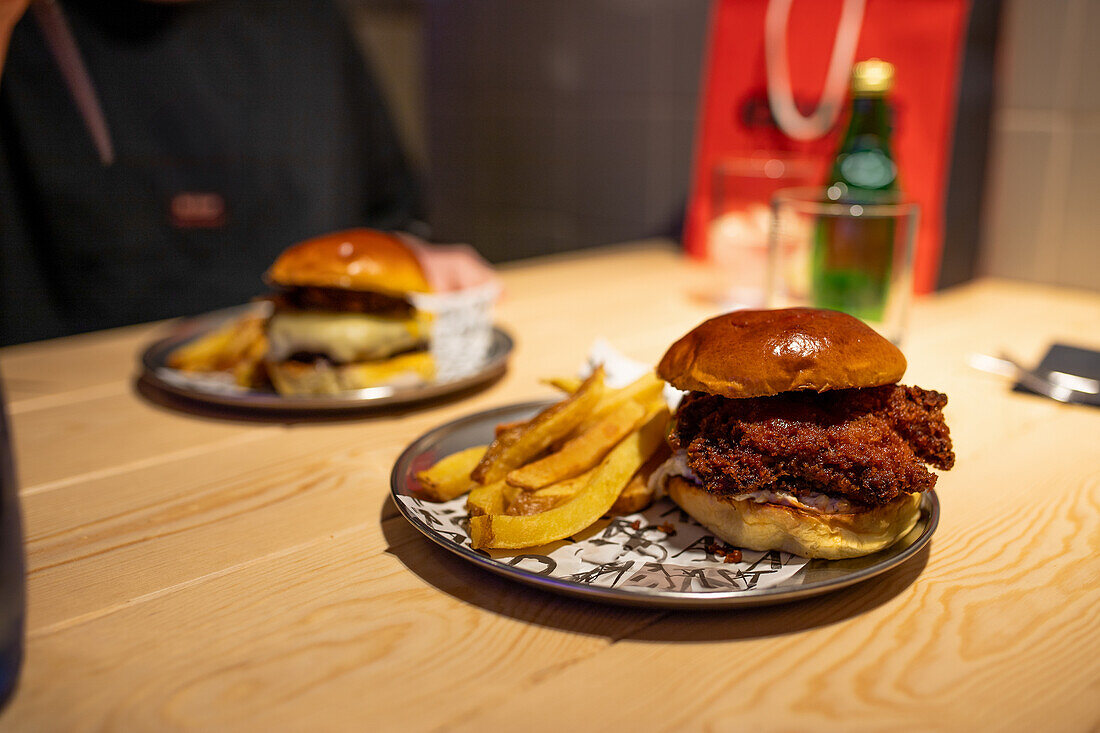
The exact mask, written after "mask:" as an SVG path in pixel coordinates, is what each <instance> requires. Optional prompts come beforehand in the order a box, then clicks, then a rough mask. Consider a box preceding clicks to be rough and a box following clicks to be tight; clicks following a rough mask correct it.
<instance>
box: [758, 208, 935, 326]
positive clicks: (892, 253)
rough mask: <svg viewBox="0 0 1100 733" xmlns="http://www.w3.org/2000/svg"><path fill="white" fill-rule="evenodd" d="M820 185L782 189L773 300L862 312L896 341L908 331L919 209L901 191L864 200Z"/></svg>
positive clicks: (773, 246)
mask: <svg viewBox="0 0 1100 733" xmlns="http://www.w3.org/2000/svg"><path fill="white" fill-rule="evenodd" d="M830 193H834V194H835V191H831V190H830V191H827V190H826V189H819V188H794V189H785V190H781V191H777V192H776V194H775V195H774V196H773V197H772V218H771V233H770V236H769V243H768V299H767V302H768V306H769V307H771V308H785V307H790V306H813V307H815V308H829V309H831V310H839V311H844V312H845V313H849V314H851V315H853V316H856V317H857V318H860V319H861V320H863V321H864V322H866V323H867V324H868V325H870V326H871V327H873V328H874V329H876V330H877V331H878V332H879V333H881V334H882V335H883V336H885V337H886V338H888V339H890V340H891V341H893V342H894V343H895V344H898V343H900V342H901V339H902V337H903V336H904V335H905V327H906V322H907V319H908V312H909V302H910V300H911V299H912V291H913V249H914V243H915V241H916V234H917V226H918V223H919V218H920V209H919V207H918V206H917V204H915V203H913V202H912V201H909V200H907V199H905V198H904V197H902V196H900V195H898V194H890V193H886V194H879V195H876V196H875V197H874V198H873V199H864V200H862V201H861V202H859V203H856V202H852V201H844V200H834V199H831V198H830Z"/></svg>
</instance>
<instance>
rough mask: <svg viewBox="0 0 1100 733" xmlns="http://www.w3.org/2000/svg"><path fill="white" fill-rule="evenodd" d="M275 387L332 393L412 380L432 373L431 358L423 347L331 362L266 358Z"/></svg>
mask: <svg viewBox="0 0 1100 733" xmlns="http://www.w3.org/2000/svg"><path fill="white" fill-rule="evenodd" d="M264 366H265V367H266V368H267V373H268V376H269V377H270V378H271V383H272V384H273V385H274V386H275V390H276V391H277V392H278V393H279V394H281V395H284V396H290V397H295V396H298V397H302V396H321V395H335V394H339V393H341V392H348V391H350V390H357V389H367V388H369V387H377V386H379V385H380V384H385V385H399V384H402V383H403V382H406V381H407V382H408V383H410V384H416V383H420V382H426V381H429V380H431V379H432V378H433V377H434V376H435V361H434V360H433V359H432V356H431V354H430V353H429V352H427V351H414V352H410V353H407V354H401V355H400V356H394V357H391V358H389V359H382V360H379V361H367V362H355V363H352V364H331V363H329V362H326V361H319V362H315V363H309V364H307V363H304V362H300V361H279V362H266V363H265V364H264Z"/></svg>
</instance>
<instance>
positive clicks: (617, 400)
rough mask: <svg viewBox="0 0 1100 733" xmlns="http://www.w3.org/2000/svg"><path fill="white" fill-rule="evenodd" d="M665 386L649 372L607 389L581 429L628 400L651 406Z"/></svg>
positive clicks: (589, 425) (647, 406)
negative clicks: (628, 382)
mask: <svg viewBox="0 0 1100 733" xmlns="http://www.w3.org/2000/svg"><path fill="white" fill-rule="evenodd" d="M664 387H665V383H664V382H662V381H661V380H660V379H658V378H657V375H656V374H655V373H653V372H647V373H645V374H643V375H642V376H640V377H638V378H637V379H635V380H634V381H633V382H631V383H630V384H628V385H626V386H625V387H621V388H619V389H609V390H606V391H605V392H604V396H603V398H602V399H601V400H600V403H599V404H598V405H596V407H595V409H593V410H592V414H591V415H590V416H589V417H588V419H587V420H586V421H585V422H584V424H582V425H581V428H580V429H581V430H583V429H585V428H588V427H591V425H592V424H593V423H595V422H596V421H598V420H601V419H603V418H604V417H606V416H607V415H609V414H610V413H612V412H614V411H615V410H617V409H618V408H619V407H620V406H621V405H622V404H624V403H626V402H637V403H638V404H640V405H642V406H643V407H646V408H649V407H650V406H653V404H654V403H655V401H656V400H658V399H659V398H660V397H661V393H662V391H664Z"/></svg>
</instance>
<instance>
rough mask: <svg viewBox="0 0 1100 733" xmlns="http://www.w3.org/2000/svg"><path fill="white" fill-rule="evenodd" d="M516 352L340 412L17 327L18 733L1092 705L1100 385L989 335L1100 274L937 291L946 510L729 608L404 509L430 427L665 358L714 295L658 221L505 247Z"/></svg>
mask: <svg viewBox="0 0 1100 733" xmlns="http://www.w3.org/2000/svg"><path fill="white" fill-rule="evenodd" d="M502 277H503V279H504V283H505V288H506V293H505V297H504V299H503V301H502V302H501V304H500V307H499V310H498V320H499V322H500V323H501V325H502V326H504V327H505V328H507V329H508V330H509V331H510V332H511V333H512V334H513V335H514V337H515V339H516V342H517V347H516V351H515V352H514V357H513V360H512V363H511V367H510V369H509V372H508V374H507V375H506V376H505V377H504V378H503V379H501V380H500V381H498V382H496V383H494V384H492V385H491V386H489V387H488V388H486V389H484V390H483V391H480V392H476V393H474V394H472V395H464V396H463V398H462V399H454V400H442V401H438V402H434V403H432V404H430V405H425V406H416V407H411V408H405V409H398V410H391V411H388V412H385V413H378V414H360V415H354V416H349V417H346V418H345V419H335V420H325V421H321V422H300V421H299V422H286V421H284V422H278V421H271V420H258V419H255V418H254V417H251V418H250V417H248V416H244V415H236V414H232V413H227V412H225V411H219V410H218V409H216V408H194V407H188V408H187V409H186V410H181V409H178V408H179V407H180V405H178V404H176V405H174V406H173V403H170V402H165V401H161V402H157V401H151V400H149V399H147V398H146V397H145V396H143V395H142V394H140V393H139V390H138V389H137V387H136V385H135V376H136V374H137V355H138V354H139V353H140V351H141V349H142V348H143V346H144V345H145V344H146V343H148V341H149V340H150V339H152V338H155V337H156V336H157V335H158V334H160V333H163V331H164V328H165V326H164V325H158V324H152V325H144V326H137V327H132V328H127V329H120V330H116V331H110V332H102V333H98V334H90V335H85V336H79V337H74V338H70V339H62V340H58V341H53V342H45V343H41V344H29V345H24V346H19V347H13V348H8V349H4V350H0V372H2V373H3V376H4V383H5V387H6V389H7V391H8V395H9V398H10V400H11V404H10V410H11V413H12V420H13V430H14V433H15V437H16V448H17V460H18V467H19V472H20V477H21V484H22V495H23V509H24V515H25V524H26V527H25V530H26V546H27V563H28V578H27V583H28V619H27V622H28V629H27V633H28V643H27V658H26V664H25V667H24V671H23V678H22V681H21V683H20V687H19V690H18V691H17V693H16V695H15V697H14V698H13V700H12V702H11V703H10V705H9V706H8V708H7V709H6V710H5V711H4V712H3V713H2V714H0V731H144V730H157V731H161V730H168V731H175V730H257V731H270V730H290V731H299V730H301V731H319V730H321V731H324V730H401V731H410V730H470V731H479V732H484V731H497V730H538V731H541V730H547V731H550V730H553V731H561V730H628V729H636V730H667V731H678V730H714V731H724V730H730V731H733V730H754V731H757V730H759V731H766V730H777V731H788V730H790V731H793V730H807V729H813V730H822V731H824V730H837V731H891V730H899V731H900V730H905V731H914V730H966V731H972V730H1019V731H1033V730H1057V731H1078V730H1080V731H1085V730H1096V729H1097V726H1098V725H1100V560H1098V557H1100V460H1098V450H1097V437H1098V436H1100V410H1096V409H1094V408H1087V407H1079V406H1072V405H1060V404H1057V403H1054V402H1051V401H1047V400H1043V399H1040V398H1036V397H1030V396H1027V395H1021V394H1016V393H1013V392H1011V391H1010V390H1009V389H1008V385H1007V384H1006V383H1005V382H1004V381H1003V380H1000V379H998V378H996V377H992V376H989V375H986V374H982V373H979V372H975V371H973V370H971V369H969V368H968V367H967V366H966V356H967V354H968V353H971V352H984V353H996V352H998V351H1000V350H1002V349H1008V350H1010V351H1012V352H1013V353H1014V354H1015V355H1016V356H1017V357H1019V358H1020V359H1022V360H1024V361H1035V360H1037V359H1038V357H1040V356H1041V355H1042V353H1043V352H1044V351H1045V349H1046V348H1047V347H1048V346H1049V345H1050V344H1051V343H1053V342H1055V341H1063V342H1068V343H1071V344H1077V345H1081V346H1087V347H1092V348H1098V347H1100V329H1098V326H1100V296H1098V295H1097V294H1095V293H1087V292H1082V291H1071V290H1063V289H1055V288H1048V287H1044V286H1036V285H1026V284H1021V283H1013V282H1008V281H979V282H975V283H971V284H969V285H966V286H963V287H960V288H957V289H954V290H951V291H948V292H946V293H942V294H939V295H936V296H932V297H929V298H925V299H923V300H919V301H918V302H917V303H916V304H915V307H914V309H913V317H912V321H911V327H910V332H909V333H910V336H909V338H908V339H907V342H906V343H905V344H904V350H905V352H906V355H907V356H908V358H909V371H908V373H907V375H906V379H905V382H906V383H910V384H918V385H920V386H924V387H930V388H935V389H939V390H941V391H943V392H946V393H947V394H948V395H949V397H950V404H949V405H948V408H947V416H948V422H949V424H950V425H951V429H952V434H953V437H954V440H955V446H956V453H957V456H958V464H957V467H956V468H955V469H954V470H952V471H951V472H949V473H946V474H943V475H942V477H941V479H940V482H939V484H938V487H937V490H938V493H939V496H940V501H941V504H942V519H941V523H940V527H939V530H938V531H937V534H936V536H935V538H934V539H933V541H932V543H931V545H930V547H929V548H928V549H927V550H926V551H924V552H922V553H921V554H920V555H919V556H918V557H916V558H914V560H913V561H911V562H909V563H907V564H906V565H904V566H901V567H899V568H897V569H895V570H893V571H891V572H890V573H887V574H886V575H884V576H881V577H879V578H876V579H873V580H870V581H868V582H865V583H863V584H861V585H859V586H856V587H854V588H851V589H847V590H844V591H840V592H837V593H834V594H831V595H828V596H824V597H821V598H817V599H814V600H810V601H805V602H799V603H794V604H789V605H785V606H775V607H771V608H762V609H753V610H747V611H741V612H736V613H731V612H723V613H716V612H715V613H671V612H665V611H655V610H654V611H646V610H638V609H624V608H616V607H612V606H600V605H595V604H591V603H585V602H581V601H575V600H569V599H565V598H559V597H555V596H552V595H548V594H545V593H542V592H539V591H535V590H531V589H528V588H526V587H523V586H519V585H516V584H513V583H509V582H508V581H506V580H503V579H500V578H497V577H495V576H492V575H490V574H488V573H485V572H482V571H481V570H479V569H478V568H475V567H472V566H470V565H468V564H466V563H465V562H464V561H462V560H460V559H458V558H456V557H453V556H451V555H450V554H449V553H447V552H445V551H443V550H441V549H439V548H437V547H435V546H434V545H432V544H431V543H429V542H428V541H426V540H425V539H424V538H422V537H421V536H420V535H419V534H418V533H417V532H416V530H415V529H413V528H412V527H411V526H410V525H409V524H408V523H407V522H405V520H404V519H403V518H402V517H401V516H400V515H398V514H397V512H396V509H395V508H394V506H393V504H392V502H391V501H390V499H389V498H388V495H389V471H390V468H391V466H392V464H393V461H394V460H395V458H396V457H397V455H398V454H399V453H400V451H401V450H402V449H403V448H404V447H405V445H407V444H408V443H409V442H410V441H411V440H413V439H414V438H416V437H417V436H418V435H420V434H421V433H423V432H424V431H426V430H428V429H430V428H432V427H434V426H436V425H438V424H440V423H443V422H446V421H448V420H451V419H454V418H456V417H459V416H461V415H464V414H467V413H470V412H474V411H478V410H481V409H486V408H488V407H493V406H497V405H502V404H507V403H510V402H516V401H521V400H527V399H532V398H538V397H543V396H547V395H549V394H551V390H550V389H549V388H547V387H545V386H542V385H540V384H539V382H538V379H539V378H540V377H543V376H547V375H553V374H569V373H573V372H574V371H575V370H576V368H577V366H578V365H579V363H580V362H581V360H582V358H583V357H584V355H585V353H586V352H587V350H588V347H589V346H590V345H591V343H592V341H593V340H594V339H596V338H598V337H601V336H603V337H606V338H607V339H609V340H610V341H611V342H612V344H613V345H614V346H616V347H617V348H618V349H620V350H621V351H623V352H624V353H626V354H627V355H628V356H630V357H633V358H636V359H639V360H642V361H646V362H649V363H652V362H655V361H656V360H657V359H658V358H659V357H660V355H661V354H662V353H663V351H664V349H665V347H666V346H667V345H668V344H669V343H671V342H672V341H673V340H675V339H676V338H677V337H678V336H680V335H681V334H682V333H683V332H685V331H686V330H688V329H690V328H691V327H693V326H694V325H696V324H697V323H698V322H699V321H701V320H702V319H703V318H705V317H707V316H708V315H711V314H713V312H714V309H715V306H714V304H713V303H712V302H710V301H709V300H708V299H707V298H706V297H705V295H706V293H707V292H709V290H710V289H711V288H712V287H713V285H714V278H715V277H716V276H715V274H714V273H713V272H710V271H708V270H706V269H703V268H699V267H697V266H692V265H689V264H687V263H685V262H683V261H682V260H680V259H679V257H678V256H677V255H676V254H675V253H674V252H673V250H672V249H671V248H669V247H668V246H667V245H665V244H663V243H659V242H658V243H642V244H639V245H634V246H628V247H619V248H613V249H607V250H603V251H598V252H594V253H586V254H582V255H572V256H565V257H555V258H549V259H544V260H538V261H531V262H526V263H520V264H518V265H514V266H510V267H507V268H504V270H503V271H502Z"/></svg>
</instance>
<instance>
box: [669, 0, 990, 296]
mask: <svg viewBox="0 0 1100 733" xmlns="http://www.w3.org/2000/svg"><path fill="white" fill-rule="evenodd" d="M854 1H855V3H856V4H857V5H858V6H861V7H860V9H861V10H862V13H860V14H857V15H855V16H853V15H848V16H847V18H846V20H845V22H844V23H841V17H842V13H845V14H848V13H851V12H852V5H851V3H852V2H853V0H793V2H792V0H716V1H715V3H714V5H713V7H712V12H711V20H710V39H709V51H708V54H707V61H706V67H705V71H704V78H703V86H702V89H703V94H702V97H701V108H700V115H699V125H698V128H697V133H696V142H695V159H694V171H693V182H692V192H691V196H690V198H689V200H688V211H687V221H686V227H685V233H684V245H685V249H686V250H687V252H688V253H689V254H691V255H692V256H695V257H707V256H708V255H709V254H710V253H709V252H708V247H707V231H708V226H709V223H710V222H711V219H712V217H713V216H714V215H715V214H716V212H715V206H714V203H713V202H714V194H715V191H714V182H715V171H716V170H719V169H721V168H722V166H723V165H729V164H730V161H733V162H734V163H735V164H736V165H735V167H737V166H738V165H740V166H742V167H744V166H745V165H749V166H750V167H751V164H752V163H753V162H754V161H761V160H768V159H772V158H779V159H787V160H795V161H798V162H800V163H802V164H804V165H803V167H804V168H805V169H806V171H808V172H805V173H804V175H805V177H806V178H808V179H810V180H812V182H813V183H815V184H822V183H824V177H825V174H826V170H827V168H828V164H829V163H830V162H831V159H832V156H833V155H834V154H835V152H836V146H837V144H838V137H839V135H840V134H841V133H842V132H843V130H841V129H840V128H841V126H842V125H843V124H844V121H845V119H844V118H845V115H844V114H843V109H845V108H846V105H847V81H848V78H849V74H850V63H851V60H853V59H854V60H862V59H866V58H871V57H879V58H881V59H884V60H886V61H889V62H890V63H892V64H894V67H895V69H896V71H895V76H894V80H895V81H894V89H893V91H892V92H891V95H890V99H891V102H892V104H893V106H894V110H895V120H894V134H893V142H894V154H895V156H896V158H897V163H898V171H899V180H900V184H901V187H902V189H903V190H904V191H905V193H906V194H907V195H908V196H909V197H911V198H913V199H914V200H916V201H917V202H918V203H919V204H920V206H921V226H920V232H919V233H918V237H917V250H916V259H915V262H914V285H915V289H916V291H917V292H927V291H929V290H931V289H932V288H933V287H934V286H935V281H936V273H937V271H938V268H939V260H940V251H941V249H942V246H943V209H944V203H945V202H944V199H945V196H946V186H947V174H948V164H949V160H950V152H951V138H952V130H953V126H954V116H955V97H956V89H957V85H958V77H959V73H960V71H961V69H960V62H961V51H962V48H961V45H962V42H963V38H964V32H965V27H966V19H967V14H968V11H969V2H968V0H854ZM769 3H773V4H774V3H784V4H785V5H789V8H786V9H785V10H784V13H783V14H785V15H786V18H785V20H786V30H785V33H782V32H780V33H778V34H777V33H776V32H775V29H776V28H777V27H779V28H780V29H781V28H782V26H781V25H779V26H777V25H776V24H775V22H774V21H775V17H776V16H774V15H773V17H772V19H771V20H772V21H773V22H772V25H771V27H770V32H771V38H770V43H771V45H770V50H771V53H772V56H771V59H770V61H771V64H769V63H768V61H769V59H768V58H767V53H768V52H769V44H768V43H766V41H765V35H766V32H765V27H766V20H767V18H766V16H767V14H768V10H769ZM846 3H847V4H846ZM864 3H865V4H864ZM772 12H773V14H774V13H776V8H775V7H773V8H772ZM852 17H856V21H857V25H856V26H855V27H856V32H857V33H858V35H857V36H851V35H850V36H849V38H850V40H851V43H850V48H849V49H848V57H849V58H848V59H845V58H839V59H838V58H835V57H836V56H837V52H838V50H839V51H841V52H842V51H843V50H844V49H843V46H844V38H843V30H844V29H845V28H847V29H848V30H849V31H850V30H851V29H852V28H853V24H852ZM838 32H839V33H840V36H839V37H838ZM857 38H858V40H856V39H857ZM777 39H779V40H781V41H785V48H782V46H783V44H781V43H777ZM851 47H854V52H853V51H852V48H851ZM777 48H779V50H781V51H784V53H781V54H776V49H777ZM840 55H841V56H843V55H844V54H843V53H841V54H840ZM777 58H779V59H785V60H786V65H787V73H786V74H780V73H777V71H776V68H777V65H779V66H781V64H779V63H778V62H777V61H776V59H777ZM831 72H832V76H833V77H834V82H835V79H836V78H840V79H841V86H840V87H837V85H836V84H835V83H832V89H833V90H834V91H835V90H836V89H838V88H839V89H840V91H835V94H834V95H833V96H834V97H836V99H835V102H836V105H834V106H835V107H836V109H835V110H834V111H835V112H837V113H838V114H833V115H829V114H828V110H825V112H826V114H825V115H824V116H822V115H820V114H819V115H818V122H821V121H822V119H824V118H827V122H828V123H831V124H823V125H822V126H821V127H822V129H821V130H820V132H822V133H824V134H821V135H820V136H818V137H812V135H811V136H807V135H804V136H806V137H809V138H810V139H795V138H793V137H792V136H791V135H790V134H789V130H790V129H791V128H792V126H791V125H789V124H788V125H787V126H786V129H787V131H785V129H784V126H783V124H782V123H783V121H784V120H783V118H782V117H781V118H780V121H779V123H777V121H776V116H775V115H774V114H773V112H772V108H773V107H774V106H775V98H776V96H777V94H776V90H777V89H783V88H784V87H785V85H787V84H788V83H789V90H790V94H789V98H793V102H794V106H796V107H797V109H798V110H799V111H800V112H801V113H802V114H803V115H808V114H810V112H811V111H812V110H813V109H814V108H815V106H816V105H817V104H818V102H819V101H820V100H821V99H822V97H823V92H827V91H828V90H827V89H826V88H827V87H829V86H830V83H831V82H828V80H827V76H829V75H830V73H831ZM769 75H770V79H769ZM777 77H781V78H779V79H778V82H781V83H777ZM769 81H770V82H771V87H772V88H771V93H770V94H769ZM824 96H825V99H826V101H827V102H828V101H830V95H829V94H828V93H826V94H825V95H824ZM780 101H782V100H780ZM827 106H828V105H827ZM791 108H792V109H793V106H792V107H791ZM779 111H780V112H782V109H780V110H779ZM821 111H822V110H819V112H821ZM787 119H788V120H789V119H790V118H787ZM826 130H827V132H826ZM761 180H762V181H764V180H765V179H764V178H761ZM773 180H774V181H775V182H782V181H783V180H784V179H783V178H781V177H780V178H774V179H773ZM773 188H774V185H772V186H769V185H767V184H766V182H765V183H762V184H761V185H757V186H755V187H754V191H758V192H759V200H760V203H764V204H766V203H767V201H768V199H769V198H770V196H771V193H772V189H773Z"/></svg>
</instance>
